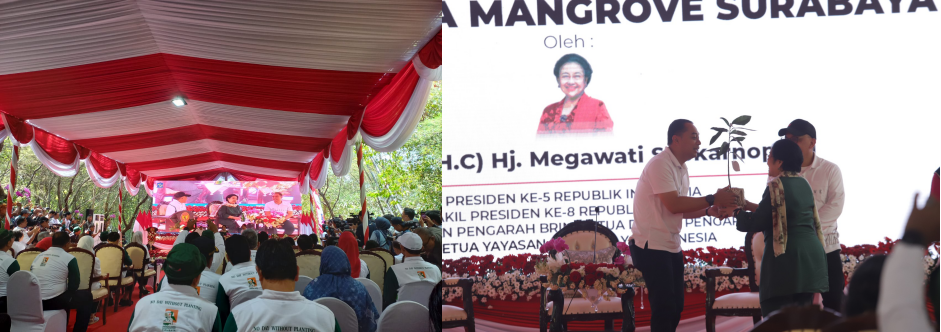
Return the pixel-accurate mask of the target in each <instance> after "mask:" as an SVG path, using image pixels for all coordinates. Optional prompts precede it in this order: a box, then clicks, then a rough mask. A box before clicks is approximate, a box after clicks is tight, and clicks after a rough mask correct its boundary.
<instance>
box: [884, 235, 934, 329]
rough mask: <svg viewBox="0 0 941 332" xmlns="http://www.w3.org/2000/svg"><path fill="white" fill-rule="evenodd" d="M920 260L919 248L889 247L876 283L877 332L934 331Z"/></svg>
mask: <svg viewBox="0 0 941 332" xmlns="http://www.w3.org/2000/svg"><path fill="white" fill-rule="evenodd" d="M924 257H925V248H923V247H921V246H919V245H914V244H910V243H905V242H901V241H900V242H898V243H897V244H896V245H895V246H894V247H892V253H891V254H889V257H888V258H886V260H885V266H884V267H883V268H882V281H880V282H879V306H878V307H877V312H878V314H879V318H878V322H879V331H910V332H921V331H924V332H928V331H934V328H933V327H932V326H931V323H930V321H929V319H928V312H927V309H926V308H925V268H924Z"/></svg>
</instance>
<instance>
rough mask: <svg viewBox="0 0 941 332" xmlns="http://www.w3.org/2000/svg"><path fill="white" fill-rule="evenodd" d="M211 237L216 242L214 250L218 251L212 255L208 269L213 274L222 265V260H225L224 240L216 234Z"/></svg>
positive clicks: (220, 235)
mask: <svg viewBox="0 0 941 332" xmlns="http://www.w3.org/2000/svg"><path fill="white" fill-rule="evenodd" d="M213 237H214V238H215V240H216V249H219V252H217V253H213V254H212V265H211V266H210V267H209V271H212V272H213V273H215V272H216V271H218V270H219V265H222V259H223V258H225V239H223V238H222V234H220V233H218V232H217V233H215V234H213Z"/></svg>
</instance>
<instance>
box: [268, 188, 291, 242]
mask: <svg viewBox="0 0 941 332" xmlns="http://www.w3.org/2000/svg"><path fill="white" fill-rule="evenodd" d="M271 197H272V198H273V199H274V200H273V201H271V202H268V203H265V217H268V218H271V213H272V212H278V213H280V214H282V215H284V216H285V217H286V218H288V219H291V217H293V216H294V208H292V207H291V203H288V202H285V201H284V200H283V199H284V194H283V193H281V192H275V193H274V194H272V196H271ZM282 228H284V236H291V234H293V233H294V224H292V223H291V221H290V220H285V221H284V224H282Z"/></svg>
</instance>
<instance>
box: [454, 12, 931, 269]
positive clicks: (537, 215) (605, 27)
mask: <svg viewBox="0 0 941 332" xmlns="http://www.w3.org/2000/svg"><path fill="white" fill-rule="evenodd" d="M937 5H938V3H937V1H936V0H901V1H888V0H829V1H828V0H820V1H818V0H803V1H790V0H788V1H767V0H748V1H738V0H717V1H697V0H629V1H625V0H611V1H574V0H573V1H570V0H555V1H550V0H539V1H536V0H525V1H502V2H497V1H490V0H481V1H470V2H465V1H447V2H443V6H444V7H443V12H444V22H445V25H444V34H445V38H446V40H448V42H447V43H445V44H444V54H446V55H445V56H446V57H447V58H448V61H449V62H454V63H460V64H461V66H457V68H452V70H451V71H450V72H449V73H448V75H449V78H450V79H449V81H450V83H449V85H450V86H449V89H448V93H447V94H446V95H445V96H444V107H445V109H446V112H445V115H444V124H443V125H444V130H443V133H444V152H443V156H442V163H443V167H444V175H443V177H444V179H443V183H444V190H443V199H444V205H445V206H444V211H445V215H444V219H445V223H444V233H445V237H446V238H447V239H446V240H445V241H444V242H445V245H444V255H445V258H456V257H460V256H469V255H484V254H494V255H496V256H503V255H507V254H517V253H535V252H538V248H539V246H540V245H541V244H542V243H543V242H545V241H546V240H548V239H549V238H550V237H551V236H552V234H553V233H554V232H555V231H556V230H558V229H559V228H560V227H561V226H562V225H564V224H565V223H567V222H570V221H573V220H577V219H594V220H602V221H603V222H604V224H605V225H607V226H608V227H610V228H611V229H613V230H614V232H615V233H616V234H617V235H618V237H619V238H620V239H621V240H622V241H623V240H626V239H627V238H628V237H629V236H630V235H631V231H630V227H631V223H632V221H633V219H634V215H633V213H634V206H633V194H634V190H635V188H636V186H637V178H638V177H639V176H640V174H641V171H642V170H643V168H644V166H645V165H646V163H647V162H648V161H650V159H651V158H652V157H653V156H654V155H656V154H657V153H659V152H661V151H662V149H663V148H664V147H665V146H666V144H667V142H668V138H667V127H668V125H669V124H670V122H671V121H673V120H674V119H680V118H685V119H689V120H691V121H693V123H694V124H695V125H696V127H698V129H699V132H700V133H701V141H702V146H701V149H702V151H701V152H702V153H701V154H700V155H699V156H698V157H697V158H696V159H693V160H690V161H689V162H687V166H688V168H689V174H690V192H689V193H687V194H688V195H689V196H702V195H707V194H712V193H715V191H716V189H717V188H719V187H724V186H727V185H728V184H729V179H728V178H727V177H726V173H727V167H728V166H727V162H728V160H727V159H724V158H723V157H720V156H717V155H715V154H713V153H712V152H710V151H707V149H710V148H713V147H718V146H719V145H720V143H721V142H722V141H723V140H724V138H725V137H723V138H721V139H720V140H719V142H717V143H715V144H713V145H711V146H710V145H709V140H710V138H711V136H712V133H713V131H712V130H710V127H725V122H723V120H721V119H720V117H725V118H727V119H728V120H729V121H732V120H733V119H735V118H736V117H737V116H739V115H751V116H752V118H751V121H750V122H749V123H748V124H747V125H746V126H745V127H747V128H750V129H754V130H755V131H749V132H746V133H747V134H748V136H747V139H746V140H745V141H744V142H743V143H744V144H743V146H741V147H740V146H739V145H738V144H735V143H733V144H732V147H733V148H737V149H739V150H735V151H736V152H738V154H739V157H744V160H743V162H742V163H741V166H742V167H741V171H740V172H736V171H734V170H733V171H731V173H732V177H731V184H732V186H734V187H740V188H744V189H745V196H746V198H747V199H749V200H751V201H752V202H758V201H759V200H760V199H761V194H762V192H763V191H764V188H765V184H766V180H767V165H766V161H767V156H768V152H769V150H770V146H771V145H772V144H773V143H774V142H775V141H776V140H778V139H779V136H778V135H777V133H778V130H779V129H781V128H784V127H786V126H787V125H788V123H790V122H791V121H792V120H794V119H798V118H801V119H805V120H808V121H810V122H811V123H813V124H814V125H815V126H816V129H817V147H816V151H817V153H818V155H819V156H820V157H822V158H824V159H827V160H830V161H832V162H834V163H836V164H837V165H838V166H839V167H840V170H841V171H842V175H843V185H844V189H845V205H844V209H843V212H842V215H841V217H840V218H839V232H840V234H841V237H840V238H841V242H842V243H843V244H846V245H855V244H863V243H876V242H878V241H879V240H881V239H883V238H884V237H892V238H896V237H898V236H900V235H901V231H902V227H903V225H904V222H905V220H906V218H907V215H908V212H909V211H910V210H911V205H912V200H913V196H914V194H915V193H916V192H921V193H923V194H924V195H927V193H928V187H929V184H930V180H931V174H932V172H933V171H934V170H935V169H936V168H938V165H939V164H941V157H939V154H938V153H937V152H935V150H936V143H935V142H937V137H936V135H937V128H938V119H939V115H938V114H939V113H941V107H939V105H941V104H939V102H938V100H937V96H938V93H939V91H941V80H938V77H941V62H938V61H935V60H931V59H932V58H931V55H932V54H934V55H936V54H939V52H941V43H938V42H936V36H935V34H934V32H935V31H941V14H939V12H938V11H937ZM572 53H574V54H578V55H579V56H581V57H583V58H584V59H586V60H587V62H588V65H590V67H591V70H592V74H591V77H590V80H588V77H587V75H585V76H586V77H582V78H581V81H580V82H581V83H570V80H568V79H567V77H566V75H569V74H567V71H566V68H560V69H561V70H560V76H563V78H564V80H563V82H561V83H560V81H559V80H557V79H556V76H555V74H554V69H555V66H556V62H557V61H558V60H560V59H561V58H562V57H563V56H564V55H566V54H572ZM568 69H571V68H568ZM583 69H585V68H583ZM583 71H584V70H583ZM578 81H579V78H578V77H572V80H571V82H578ZM580 89H583V90H584V93H585V96H589V97H590V98H591V99H586V100H587V101H590V103H589V102H585V103H584V104H579V108H578V109H576V111H575V114H578V113H579V112H582V113H583V114H586V115H591V116H592V117H593V118H594V119H595V122H594V124H592V125H591V126H589V127H587V128H586V127H581V128H579V126H577V125H576V126H574V127H571V128H565V124H562V125H560V126H544V125H543V124H542V123H541V119H543V117H544V116H551V115H553V114H554V113H555V112H558V111H559V107H558V105H556V104H557V103H559V102H560V101H561V100H563V96H565V94H566V93H572V92H578V91H579V90H580ZM583 98H585V97H583ZM583 105H584V106H583ZM606 115H607V116H606ZM560 129H570V131H569V132H564V130H560ZM739 160H741V158H740V159H739ZM922 198H924V197H922ZM596 207H601V213H600V215H593V211H594V210H595V208H596ZM743 236H744V234H743V233H739V232H737V231H736V229H735V220H734V219H730V220H726V221H718V220H716V219H713V218H699V219H689V220H685V221H684V227H683V231H682V238H683V247H684V249H689V248H696V247H705V246H715V247H726V248H727V247H739V246H741V245H743Z"/></svg>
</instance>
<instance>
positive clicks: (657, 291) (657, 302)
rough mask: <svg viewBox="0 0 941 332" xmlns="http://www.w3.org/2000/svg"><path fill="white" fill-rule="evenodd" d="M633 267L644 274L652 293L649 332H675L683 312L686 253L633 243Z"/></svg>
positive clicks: (649, 290) (632, 241) (648, 288)
mask: <svg viewBox="0 0 941 332" xmlns="http://www.w3.org/2000/svg"><path fill="white" fill-rule="evenodd" d="M630 245H631V256H632V257H633V259H634V267H636V268H637V269H638V270H640V272H641V273H643V274H644V281H645V282H646V283H647V291H648V292H649V293H650V310H651V314H650V331H651V332H664V331H676V326H677V325H679V324H680V314H681V313H682V312H683V300H684V299H685V298H684V296H685V294H684V293H685V291H686V282H685V281H683V272H684V271H683V253H682V252H678V253H672V252H669V251H664V250H653V249H647V244H646V243H645V244H644V248H640V247H638V246H637V245H635V244H634V240H631V244H630Z"/></svg>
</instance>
